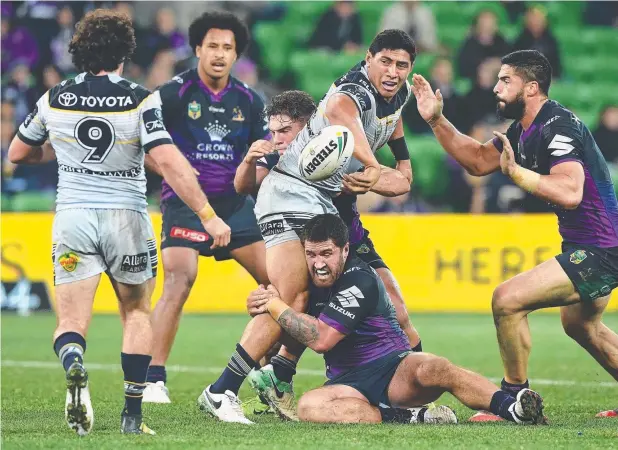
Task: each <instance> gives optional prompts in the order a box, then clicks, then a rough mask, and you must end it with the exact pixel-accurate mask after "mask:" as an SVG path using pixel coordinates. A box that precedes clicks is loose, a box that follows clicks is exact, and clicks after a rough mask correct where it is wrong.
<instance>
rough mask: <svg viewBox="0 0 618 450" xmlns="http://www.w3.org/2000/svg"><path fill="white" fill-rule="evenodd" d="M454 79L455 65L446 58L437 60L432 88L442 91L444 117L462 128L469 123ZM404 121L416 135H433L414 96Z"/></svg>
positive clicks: (431, 81) (432, 75)
mask: <svg viewBox="0 0 618 450" xmlns="http://www.w3.org/2000/svg"><path fill="white" fill-rule="evenodd" d="M453 78H454V77H453V64H452V63H451V61H450V60H449V59H446V58H436V60H435V62H434V63H433V67H432V68H431V80H430V84H431V87H432V89H433V90H434V91H435V90H436V89H440V93H441V94H442V97H443V98H444V108H443V112H444V115H445V116H446V117H448V119H449V121H450V122H451V123H452V124H453V125H455V126H456V127H457V128H460V127H461V126H462V125H464V124H465V123H467V121H465V120H464V117H463V115H465V113H464V112H463V107H464V102H463V98H462V97H461V96H460V95H459V94H458V93H457V91H455V86H454V85H453ZM403 120H404V122H405V124H406V125H407V127H408V128H409V129H410V131H412V132H414V133H431V128H430V127H429V125H427V122H425V120H424V119H423V118H422V117H421V115H420V114H419V113H418V109H417V108H416V98H415V97H414V96H412V98H411V99H410V101H409V103H408V105H407V106H406V108H405V109H404V111H403Z"/></svg>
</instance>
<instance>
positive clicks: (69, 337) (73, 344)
mask: <svg viewBox="0 0 618 450" xmlns="http://www.w3.org/2000/svg"><path fill="white" fill-rule="evenodd" d="M54 352H56V356H58V359H60V362H61V363H62V366H63V367H64V371H65V372H66V371H67V370H69V367H71V364H73V363H74V362H75V361H78V362H79V363H80V364H83V363H84V353H86V339H84V337H83V336H82V335H81V334H79V333H75V332H73V331H69V332H67V333H62V334H61V335H60V336H58V338H57V339H56V340H55V342H54Z"/></svg>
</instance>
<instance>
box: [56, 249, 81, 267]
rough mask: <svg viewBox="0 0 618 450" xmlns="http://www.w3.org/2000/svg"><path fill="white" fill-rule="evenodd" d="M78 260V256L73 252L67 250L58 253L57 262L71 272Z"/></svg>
mask: <svg viewBox="0 0 618 450" xmlns="http://www.w3.org/2000/svg"><path fill="white" fill-rule="evenodd" d="M78 262H79V256H77V255H76V254H75V253H74V252H67V253H63V254H62V255H60V257H59V258H58V264H60V266H61V267H62V268H63V269H64V270H66V271H67V272H73V271H74V270H75V269H76V268H77V263H78Z"/></svg>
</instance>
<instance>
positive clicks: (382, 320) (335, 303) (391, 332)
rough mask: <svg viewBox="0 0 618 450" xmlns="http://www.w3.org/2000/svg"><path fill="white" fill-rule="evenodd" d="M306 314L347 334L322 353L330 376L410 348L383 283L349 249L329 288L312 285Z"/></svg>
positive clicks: (330, 377) (327, 374) (373, 271)
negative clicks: (344, 261)
mask: <svg viewBox="0 0 618 450" xmlns="http://www.w3.org/2000/svg"><path fill="white" fill-rule="evenodd" d="M309 314H311V315H312V316H314V317H317V318H319V319H320V320H321V321H322V322H324V323H326V324H328V325H329V326H331V327H332V328H335V329H336V330H337V331H339V332H341V333H343V334H345V335H346V337H345V338H343V339H342V340H341V341H339V342H338V343H337V345H335V347H333V348H332V349H331V350H329V351H328V352H326V353H325V354H324V361H325V362H326V376H327V377H328V378H329V379H332V378H334V377H337V376H339V375H341V374H343V373H345V372H347V371H349V370H351V369H354V368H356V367H359V366H362V365H364V364H367V363H370V362H372V361H374V360H376V359H378V358H380V357H382V356H385V355H388V354H389V353H392V352H396V351H405V350H410V342H409V341H408V338H407V336H406V335H405V333H404V332H403V330H402V329H401V327H400V326H399V322H397V317H396V315H395V307H394V306H393V304H392V303H391V300H390V298H389V296H388V294H387V292H386V288H385V287H384V283H382V280H381V279H380V277H379V276H378V274H377V273H376V271H375V270H373V269H372V268H371V267H369V266H368V265H367V264H366V263H364V262H363V261H361V260H360V259H359V258H358V257H356V256H355V255H353V254H351V253H350V255H349V256H348V260H347V261H346V263H345V267H344V271H343V274H342V275H341V277H340V278H339V279H338V280H337V281H336V282H335V284H334V285H333V286H332V287H331V288H329V289H317V288H312V291H311V294H310V298H309Z"/></svg>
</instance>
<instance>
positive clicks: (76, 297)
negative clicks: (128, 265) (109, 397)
mask: <svg viewBox="0 0 618 450" xmlns="http://www.w3.org/2000/svg"><path fill="white" fill-rule="evenodd" d="M100 280H101V275H100V274H98V275H95V276H93V277H90V278H87V279H85V280H81V281H76V282H72V283H65V284H60V285H57V286H56V288H55V293H56V307H55V309H56V324H57V326H56V330H55V331H54V337H53V339H54V350H55V352H56V355H58V357H59V359H60V361H61V363H62V365H63V366H64V369H65V371H66V384H67V395H66V401H65V418H66V421H67V424H68V425H69V428H71V429H73V430H75V432H76V433H77V434H78V435H80V436H84V435H86V434H88V433H89V432H90V430H92V426H93V424H94V413H93V409H92V404H91V402H90V391H89V386H88V373H87V372H86V369H85V368H84V364H83V357H84V352H85V350H86V333H87V332H88V326H89V325H90V319H91V318H92V305H93V303H94V295H95V293H96V291H97V287H98V286H99V281H100Z"/></svg>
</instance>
